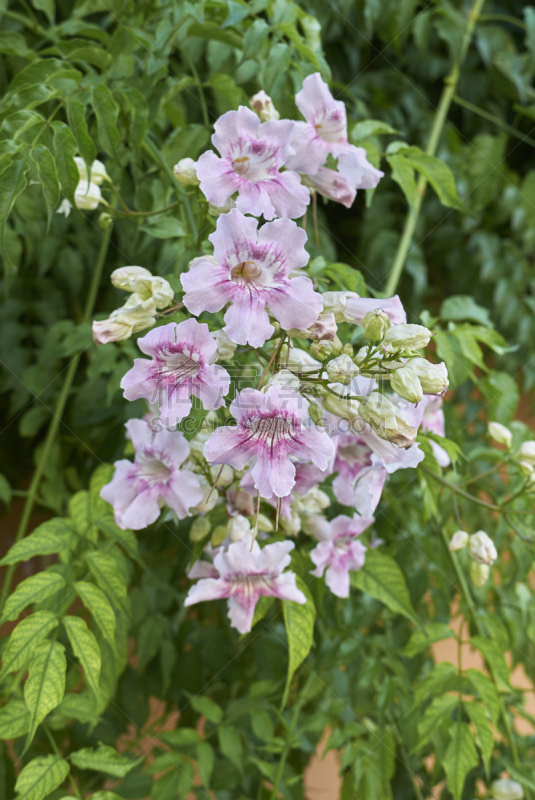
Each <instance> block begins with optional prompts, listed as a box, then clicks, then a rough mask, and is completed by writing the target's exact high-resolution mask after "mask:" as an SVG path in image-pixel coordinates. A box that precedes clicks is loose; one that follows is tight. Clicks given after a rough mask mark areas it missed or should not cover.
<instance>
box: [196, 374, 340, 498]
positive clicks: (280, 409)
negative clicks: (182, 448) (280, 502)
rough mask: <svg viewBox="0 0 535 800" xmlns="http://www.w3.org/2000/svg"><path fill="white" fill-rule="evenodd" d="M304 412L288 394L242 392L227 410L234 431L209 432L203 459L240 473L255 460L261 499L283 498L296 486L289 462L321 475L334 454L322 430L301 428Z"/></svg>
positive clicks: (279, 389)
mask: <svg viewBox="0 0 535 800" xmlns="http://www.w3.org/2000/svg"><path fill="white" fill-rule="evenodd" d="M307 410H308V403H307V401H306V400H305V399H304V398H303V397H302V396H301V395H299V394H297V393H296V392H294V391H293V390H291V389H287V388H284V387H281V386H270V387H269V389H268V390H267V391H266V393H265V394H264V393H263V392H259V391H256V390H255V389H244V390H243V391H242V392H240V394H239V395H238V396H237V397H236V399H235V400H233V401H232V403H231V406H230V413H231V414H232V416H233V417H234V419H235V420H236V425H233V426H232V427H228V426H226V427H225V426H223V427H220V428H218V429H217V430H215V431H214V432H213V434H212V435H211V437H210V438H209V439H208V441H207V442H206V444H205V446H204V455H205V458H206V459H207V461H209V462H210V463H211V464H230V465H231V466H233V467H235V469H243V468H244V467H245V465H246V464H247V463H248V462H249V461H251V459H253V458H255V457H256V462H255V464H254V466H253V468H252V471H251V477H252V478H253V480H254V486H255V488H256V489H257V490H258V491H259V492H260V495H261V496H262V497H265V498H267V499H269V498H270V497H271V496H272V495H273V494H274V495H276V496H277V497H286V495H288V494H290V492H291V491H292V489H293V487H294V484H295V465H294V464H293V463H292V461H291V460H290V456H293V457H294V458H295V459H296V460H299V461H307V462H310V461H311V462H312V463H313V464H315V465H316V466H317V467H319V468H320V469H325V468H326V467H327V464H328V462H329V459H330V458H332V456H333V454H334V445H333V443H332V441H331V440H330V439H329V437H328V436H327V434H326V433H325V431H324V430H322V429H317V428H316V427H315V426H310V427H305V424H304V419H305V417H306V415H307Z"/></svg>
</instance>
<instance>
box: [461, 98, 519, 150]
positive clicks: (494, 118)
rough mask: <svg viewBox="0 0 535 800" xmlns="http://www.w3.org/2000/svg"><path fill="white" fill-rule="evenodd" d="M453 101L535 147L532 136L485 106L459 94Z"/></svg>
mask: <svg viewBox="0 0 535 800" xmlns="http://www.w3.org/2000/svg"><path fill="white" fill-rule="evenodd" d="M453 101H454V102H455V103H457V105H459V106H463V108H466V109H468V111H472V113H473V114H478V116H480V117H483V119H487V120H488V121H489V122H492V123H493V124H494V125H496V126H497V127H498V128H501V129H502V130H503V131H505V132H506V133H508V134H509V135H510V136H516V138H517V139H521V140H522V141H523V142H526V143H527V144H530V145H531V146H532V147H535V139H532V138H531V136H527V135H524V134H523V133H522V132H521V131H517V129H516V128H513V126H512V125H508V124H507V122H504V121H503V120H501V119H500V118H499V117H497V116H496V115H495V114H491V113H490V112H489V111H485V110H484V109H483V108H479V106H475V105H474V104H473V103H469V102H468V100H463V98H462V97H459V95H457V94H456V95H455V96H454V98H453Z"/></svg>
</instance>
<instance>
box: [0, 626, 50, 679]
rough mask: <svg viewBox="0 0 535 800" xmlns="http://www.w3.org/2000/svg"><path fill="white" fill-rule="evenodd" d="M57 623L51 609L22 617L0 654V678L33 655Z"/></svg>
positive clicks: (22, 664) (19, 666)
mask: <svg viewBox="0 0 535 800" xmlns="http://www.w3.org/2000/svg"><path fill="white" fill-rule="evenodd" d="M57 624H58V619H57V617H56V615H55V614H53V613H52V612H51V611H34V613H33V614H31V615H30V616H29V617H26V619H23V620H22V621H21V622H19V624H18V625H17V627H16V628H15V630H14V631H13V632H12V633H11V636H10V637H9V643H8V646H7V647H6V649H5V650H4V652H3V654H2V671H1V672H0V680H2V679H3V678H4V677H5V675H6V674H7V673H9V672H16V671H17V670H18V669H20V668H21V667H23V666H24V665H25V664H26V663H27V662H28V660H29V659H30V658H31V657H32V656H33V654H34V652H35V649H36V647H37V645H38V644H39V643H40V642H41V641H42V640H43V639H44V638H45V637H46V636H47V635H48V634H49V633H50V631H51V630H53V629H54V628H55V627H56V626H57Z"/></svg>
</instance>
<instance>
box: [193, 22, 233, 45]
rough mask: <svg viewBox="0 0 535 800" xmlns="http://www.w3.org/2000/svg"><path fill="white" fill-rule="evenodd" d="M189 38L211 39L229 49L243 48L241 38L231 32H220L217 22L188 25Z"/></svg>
mask: <svg viewBox="0 0 535 800" xmlns="http://www.w3.org/2000/svg"><path fill="white" fill-rule="evenodd" d="M191 37H199V38H201V39H212V40H214V41H216V42H223V43H224V44H229V45H230V46H231V47H238V48H239V49H241V48H242V47H243V41H242V38H241V36H239V35H238V34H237V33H233V32H232V31H225V30H222V29H221V26H220V25H218V23H217V22H204V23H202V24H201V23H198V22H194V23H193V25H190V26H189V28H188V39H190V38H191Z"/></svg>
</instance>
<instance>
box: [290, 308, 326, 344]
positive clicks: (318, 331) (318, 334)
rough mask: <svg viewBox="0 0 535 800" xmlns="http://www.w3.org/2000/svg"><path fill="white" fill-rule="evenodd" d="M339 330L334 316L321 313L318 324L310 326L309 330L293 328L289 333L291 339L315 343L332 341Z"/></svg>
mask: <svg viewBox="0 0 535 800" xmlns="http://www.w3.org/2000/svg"><path fill="white" fill-rule="evenodd" d="M337 330H338V328H337V325H336V322H335V319H334V314H332V313H330V314H325V313H321V314H320V315H319V317H318V319H317V320H316V322H314V323H313V324H312V325H310V327H309V328H291V329H290V330H289V331H288V336H289V337H290V339H292V338H296V339H314V340H315V341H319V340H320V339H327V340H329V341H332V340H333V339H334V337H335V336H336V331H337Z"/></svg>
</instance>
